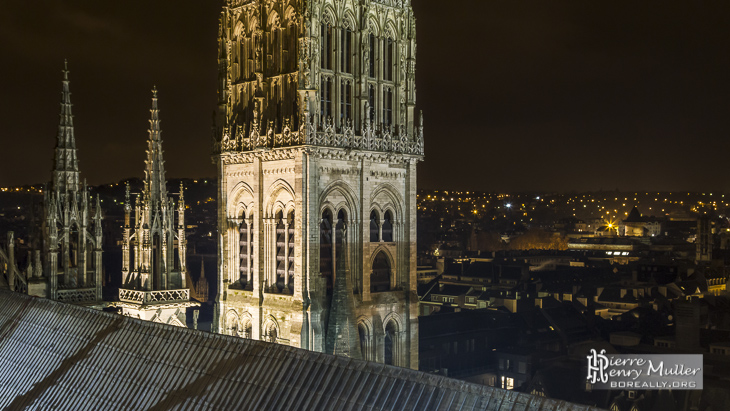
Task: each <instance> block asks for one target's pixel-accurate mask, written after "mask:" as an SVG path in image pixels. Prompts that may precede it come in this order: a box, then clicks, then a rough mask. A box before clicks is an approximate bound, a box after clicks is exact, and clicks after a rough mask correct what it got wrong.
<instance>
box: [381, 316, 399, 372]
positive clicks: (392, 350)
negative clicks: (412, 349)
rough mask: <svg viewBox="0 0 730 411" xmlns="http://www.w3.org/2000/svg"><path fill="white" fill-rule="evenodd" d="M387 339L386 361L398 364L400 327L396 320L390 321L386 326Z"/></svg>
mask: <svg viewBox="0 0 730 411" xmlns="http://www.w3.org/2000/svg"><path fill="white" fill-rule="evenodd" d="M384 339H385V341H384V344H383V346H384V348H385V350H384V351H385V352H384V354H385V355H384V356H383V359H384V362H385V363H386V364H388V365H396V363H395V359H396V350H397V346H398V345H397V344H398V327H397V326H396V324H395V322H394V321H392V320H391V321H389V322H388V325H386V326H385V338H384Z"/></svg>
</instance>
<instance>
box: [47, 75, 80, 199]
mask: <svg viewBox="0 0 730 411" xmlns="http://www.w3.org/2000/svg"><path fill="white" fill-rule="evenodd" d="M69 83H70V82H69V80H68V62H66V61H64V63H63V91H62V93H61V115H60V116H61V118H60V121H59V124H58V140H57V141H56V154H55V159H54V167H53V187H52V189H53V190H58V191H69V190H74V191H75V190H78V187H79V161H78V159H77V157H76V139H75V138H74V123H73V114H72V113H71V106H72V105H71V92H70V91H69Z"/></svg>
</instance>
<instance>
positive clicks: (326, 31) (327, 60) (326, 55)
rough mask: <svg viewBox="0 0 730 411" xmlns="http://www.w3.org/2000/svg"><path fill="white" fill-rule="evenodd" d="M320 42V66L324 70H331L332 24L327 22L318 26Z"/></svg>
mask: <svg viewBox="0 0 730 411" xmlns="http://www.w3.org/2000/svg"><path fill="white" fill-rule="evenodd" d="M320 43H321V49H320V51H321V53H320V61H321V63H322V65H321V67H322V68H323V69H325V70H332V46H333V44H332V25H331V24H329V23H325V24H322V26H321V27H320Z"/></svg>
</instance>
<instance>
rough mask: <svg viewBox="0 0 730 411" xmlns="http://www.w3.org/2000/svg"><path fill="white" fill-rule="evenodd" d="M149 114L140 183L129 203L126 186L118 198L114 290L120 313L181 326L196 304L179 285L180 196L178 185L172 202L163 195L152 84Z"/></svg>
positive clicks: (183, 276)
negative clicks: (118, 270)
mask: <svg viewBox="0 0 730 411" xmlns="http://www.w3.org/2000/svg"><path fill="white" fill-rule="evenodd" d="M150 113H151V119H150V129H149V138H148V140H147V159H146V160H145V176H144V187H143V188H142V193H141V196H139V195H138V196H137V197H136V199H135V200H134V206H132V203H131V201H130V200H131V199H130V192H129V186H127V194H126V197H125V201H124V234H123V235H124V237H123V241H122V288H120V289H119V301H120V302H119V303H117V305H118V306H119V307H121V308H122V313H123V314H124V315H128V316H132V317H137V318H141V319H143V320H149V321H156V322H162V323H166V324H173V325H178V326H185V324H186V309H187V307H190V306H196V305H198V304H197V303H195V302H191V301H190V290H189V289H188V288H186V284H185V279H186V271H185V246H186V242H185V198H184V196H183V187H182V184H180V198H179V200H178V203H177V206H175V203H174V202H173V200H172V198H169V197H168V195H167V187H166V184H167V180H165V162H164V160H163V159H162V130H161V128H160V117H159V114H160V111H159V109H158V107H157V89H154V90H152V110H150ZM133 210H134V222H132V211H133ZM175 214H177V223H175Z"/></svg>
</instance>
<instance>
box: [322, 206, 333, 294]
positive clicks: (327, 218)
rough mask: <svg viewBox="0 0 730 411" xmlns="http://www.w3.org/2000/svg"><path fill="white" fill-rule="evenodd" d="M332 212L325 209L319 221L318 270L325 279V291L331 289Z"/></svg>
mask: <svg viewBox="0 0 730 411" xmlns="http://www.w3.org/2000/svg"><path fill="white" fill-rule="evenodd" d="M333 262H334V261H333V260H332V213H330V211H329V210H325V211H324V212H323V213H322V221H320V223H319V272H320V274H321V275H322V276H323V277H325V278H326V279H327V291H328V292H330V291H331V290H332V276H333V274H334V267H333V266H332V263H333Z"/></svg>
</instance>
